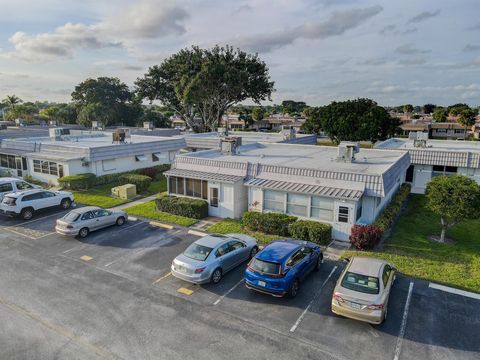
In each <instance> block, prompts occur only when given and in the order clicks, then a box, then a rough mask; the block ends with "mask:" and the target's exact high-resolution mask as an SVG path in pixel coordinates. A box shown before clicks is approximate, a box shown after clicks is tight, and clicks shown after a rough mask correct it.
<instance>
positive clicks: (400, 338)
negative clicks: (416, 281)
mask: <svg viewBox="0 0 480 360" xmlns="http://www.w3.org/2000/svg"><path fill="white" fill-rule="evenodd" d="M412 291H413V281H410V285H409V286H408V295H407V301H405V308H404V310H403V317H402V324H401V325H400V332H399V333H398V338H397V345H396V346H395V352H394V356H393V360H398V359H399V358H400V351H401V350H402V343H403V338H404V337H405V328H406V327H407V317H408V309H409V308H410V300H411V299H412Z"/></svg>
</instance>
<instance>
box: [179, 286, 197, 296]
mask: <svg viewBox="0 0 480 360" xmlns="http://www.w3.org/2000/svg"><path fill="white" fill-rule="evenodd" d="M177 292H179V293H180V294H183V295H192V294H193V293H194V292H195V291H194V290H192V289H187V288H184V287H181V288H180V289H178V290H177Z"/></svg>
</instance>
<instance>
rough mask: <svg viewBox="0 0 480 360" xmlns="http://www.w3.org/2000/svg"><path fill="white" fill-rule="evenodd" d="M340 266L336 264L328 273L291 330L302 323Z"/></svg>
mask: <svg viewBox="0 0 480 360" xmlns="http://www.w3.org/2000/svg"><path fill="white" fill-rule="evenodd" d="M337 268H338V266H337V265H335V266H334V267H333V269H332V271H330V274H328V276H327V278H326V279H325V281H324V282H323V283H322V286H320V289H318V290H317V292H316V293H315V295H314V296H313V298H312V300H311V301H310V302H309V303H308V305H307V307H306V308H305V310H303V312H302V313H301V314H300V316H299V317H298V319H297V321H296V322H295V324H293V326H292V327H291V328H290V332H292V333H293V332H294V331H295V330H296V329H297V327H298V325H300V323H301V322H302V320H303V318H304V317H305V314H306V313H307V312H308V310H310V307H311V306H312V304H313V302H314V301H315V300H316V299H317V297H318V295H320V292H321V291H322V289H323V287H324V286H325V284H326V283H327V281H328V280H329V279H330V277H331V276H332V275H333V273H334V272H335V270H337Z"/></svg>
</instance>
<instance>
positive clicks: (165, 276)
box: [152, 271, 172, 285]
mask: <svg viewBox="0 0 480 360" xmlns="http://www.w3.org/2000/svg"><path fill="white" fill-rule="evenodd" d="M170 275H172V272H171V271H169V272H168V273H166V274H165V275H163V276H162V277H159V278H158V279H157V280H155V281H154V282H153V283H152V285H154V284H156V283H158V282H160V281H162V280H163V279H166V278H167V277H169V276H170Z"/></svg>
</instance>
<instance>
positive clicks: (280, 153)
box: [181, 143, 405, 175]
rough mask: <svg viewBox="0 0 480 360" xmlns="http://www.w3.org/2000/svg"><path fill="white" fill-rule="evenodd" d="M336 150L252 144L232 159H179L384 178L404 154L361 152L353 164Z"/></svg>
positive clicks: (203, 154) (212, 153) (209, 155)
mask: <svg viewBox="0 0 480 360" xmlns="http://www.w3.org/2000/svg"><path fill="white" fill-rule="evenodd" d="M337 155H338V148H337V147H333V146H319V145H300V144H275V143H255V144H247V145H243V146H241V147H239V153H237V154H235V155H229V154H224V153H222V152H221V151H219V150H204V151H198V152H193V153H187V154H184V155H181V156H182V157H192V158H201V159H211V160H220V161H228V162H241V163H253V164H255V163H258V164H262V165H277V166H288V167H293V168H307V169H315V170H322V171H334V172H350V173H363V174H374V175H379V174H383V173H384V172H385V171H386V170H387V169H388V168H389V167H390V166H392V165H393V164H394V163H396V162H397V161H398V160H399V159H400V158H401V157H402V156H404V155H405V152H404V151H393V150H392V151H385V150H376V149H360V151H359V152H358V153H357V154H355V158H356V160H354V161H353V162H351V163H350V162H344V161H338V160H337Z"/></svg>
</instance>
